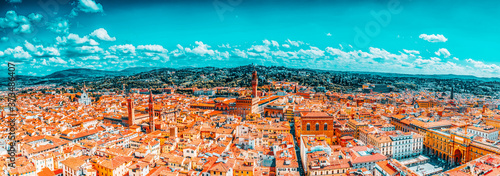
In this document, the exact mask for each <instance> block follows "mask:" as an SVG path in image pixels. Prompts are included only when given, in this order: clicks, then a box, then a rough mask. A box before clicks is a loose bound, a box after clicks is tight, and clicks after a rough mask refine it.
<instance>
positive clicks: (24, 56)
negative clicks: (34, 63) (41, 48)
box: [4, 46, 31, 62]
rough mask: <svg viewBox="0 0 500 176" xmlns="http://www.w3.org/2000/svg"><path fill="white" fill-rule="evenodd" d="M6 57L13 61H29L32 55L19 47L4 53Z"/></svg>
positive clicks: (8, 49)
mask: <svg viewBox="0 0 500 176" xmlns="http://www.w3.org/2000/svg"><path fill="white" fill-rule="evenodd" d="M4 55H5V56H6V57H7V58H9V59H11V61H20V62H24V61H28V60H29V59H31V54H29V53H28V52H27V51H24V49H23V47H21V46H17V47H15V48H7V49H6V50H5V51H4Z"/></svg>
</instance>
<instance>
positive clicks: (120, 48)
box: [109, 44, 135, 55]
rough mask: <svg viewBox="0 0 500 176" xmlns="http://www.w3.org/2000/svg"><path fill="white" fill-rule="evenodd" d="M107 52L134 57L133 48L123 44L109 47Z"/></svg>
mask: <svg viewBox="0 0 500 176" xmlns="http://www.w3.org/2000/svg"><path fill="white" fill-rule="evenodd" d="M109 50H110V51H111V52H112V53H113V54H120V55H135V46H134V45H131V44H125V45H113V46H110V47H109Z"/></svg>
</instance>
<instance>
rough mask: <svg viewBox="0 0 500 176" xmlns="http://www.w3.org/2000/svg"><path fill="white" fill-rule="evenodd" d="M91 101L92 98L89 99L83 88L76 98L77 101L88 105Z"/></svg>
mask: <svg viewBox="0 0 500 176" xmlns="http://www.w3.org/2000/svg"><path fill="white" fill-rule="evenodd" d="M91 102H92V100H90V97H89V95H88V94H87V91H86V90H83V93H82V95H81V96H80V99H78V103H80V104H83V105H90V103H91Z"/></svg>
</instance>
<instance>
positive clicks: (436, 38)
mask: <svg viewBox="0 0 500 176" xmlns="http://www.w3.org/2000/svg"><path fill="white" fill-rule="evenodd" d="M419 38H421V39H424V40H426V41H428V42H433V43H435V42H446V41H448V39H447V38H446V37H444V36H443V35H441V34H437V35H436V34H431V35H427V34H420V36H419Z"/></svg>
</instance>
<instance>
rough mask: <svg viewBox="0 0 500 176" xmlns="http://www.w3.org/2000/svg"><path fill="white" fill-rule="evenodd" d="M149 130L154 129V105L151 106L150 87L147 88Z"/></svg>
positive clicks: (151, 95) (151, 94)
mask: <svg viewBox="0 0 500 176" xmlns="http://www.w3.org/2000/svg"><path fill="white" fill-rule="evenodd" d="M148 108H149V132H153V131H155V118H154V111H155V110H154V106H153V93H152V90H151V88H150V89H149V106H148Z"/></svg>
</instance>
